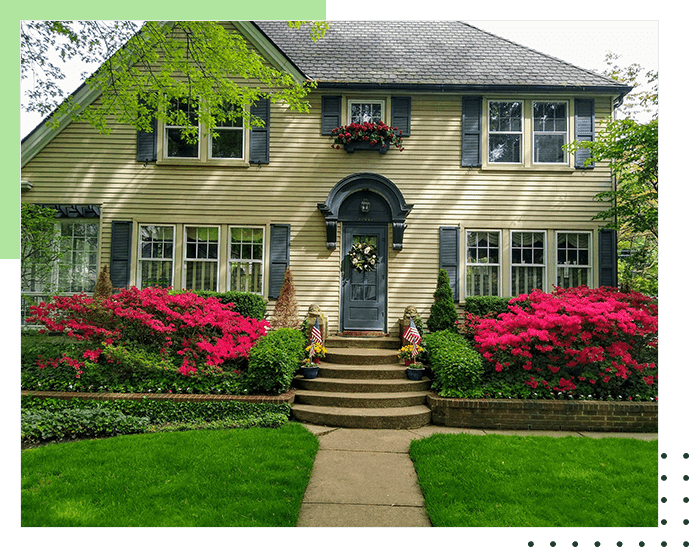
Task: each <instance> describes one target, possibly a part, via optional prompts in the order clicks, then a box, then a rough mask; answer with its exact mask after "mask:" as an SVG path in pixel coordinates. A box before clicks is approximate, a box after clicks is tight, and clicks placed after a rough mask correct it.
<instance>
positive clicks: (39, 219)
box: [20, 203, 62, 292]
mask: <svg viewBox="0 0 689 547" xmlns="http://www.w3.org/2000/svg"><path fill="white" fill-rule="evenodd" d="M60 239H61V237H60V236H59V235H58V234H57V233H56V231H55V210H53V209H50V208H48V207H42V206H41V205H35V204H33V203H22V204H21V255H20V258H21V289H22V291H32V290H33V291H44V292H52V291H53V290H55V286H54V284H53V283H52V274H53V269H54V267H55V264H56V263H57V262H58V261H59V260H60V258H61V257H62V251H61V250H60Z"/></svg>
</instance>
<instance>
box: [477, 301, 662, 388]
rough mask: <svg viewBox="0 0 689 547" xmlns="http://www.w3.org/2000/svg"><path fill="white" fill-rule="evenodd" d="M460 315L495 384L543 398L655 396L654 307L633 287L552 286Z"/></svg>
mask: <svg viewBox="0 0 689 547" xmlns="http://www.w3.org/2000/svg"><path fill="white" fill-rule="evenodd" d="M508 309H509V311H508V313H503V314H500V315H499V316H498V317H484V318H480V317H473V316H471V315H469V316H468V317H467V318H466V320H465V321H466V323H467V327H468V328H467V330H468V332H471V333H472V334H473V336H474V342H475V347H476V349H477V351H479V353H480V354H481V355H482V356H483V358H484V359H485V362H486V363H487V364H488V368H489V370H488V372H489V373H490V377H491V378H492V379H493V380H494V381H496V382H498V384H496V385H500V383H501V382H502V385H513V386H522V388H521V392H522V394H524V393H528V392H530V393H531V394H532V395H533V396H539V397H548V396H552V395H553V394H555V395H566V396H573V397H577V398H581V397H584V398H588V397H595V398H611V397H612V398H615V399H635V400H640V399H645V400H648V399H657V383H658V359H657V350H658V339H657V335H658V305H657V300H656V299H653V298H650V297H646V296H644V295H642V294H640V293H634V292H632V293H622V292H618V291H617V290H616V289H611V288H608V287H602V288H599V289H589V288H587V287H576V288H572V289H560V288H557V289H556V290H555V291H554V293H553V294H546V293H544V292H541V291H538V290H536V291H533V292H532V293H530V294H525V295H521V296H518V297H516V298H513V299H512V300H510V302H509V306H508Z"/></svg>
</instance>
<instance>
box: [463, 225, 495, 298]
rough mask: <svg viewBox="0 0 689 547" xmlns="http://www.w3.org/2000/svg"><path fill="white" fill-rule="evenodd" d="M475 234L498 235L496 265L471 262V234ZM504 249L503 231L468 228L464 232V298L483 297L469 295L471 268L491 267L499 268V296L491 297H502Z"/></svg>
mask: <svg viewBox="0 0 689 547" xmlns="http://www.w3.org/2000/svg"><path fill="white" fill-rule="evenodd" d="M473 232H486V233H494V234H498V246H497V249H498V262H497V264H496V263H486V264H481V263H479V262H469V234H470V233H473ZM502 255H503V249H502V230H499V229H498V230H494V229H478V228H471V229H469V228H467V229H465V230H464V260H463V262H464V268H463V274H464V297H465V298H466V297H469V296H481V295H475V294H469V272H468V269H469V268H470V267H472V268H473V267H490V268H495V267H497V270H498V274H497V279H498V294H497V295H491V296H502V292H503V291H502V263H503V256H502Z"/></svg>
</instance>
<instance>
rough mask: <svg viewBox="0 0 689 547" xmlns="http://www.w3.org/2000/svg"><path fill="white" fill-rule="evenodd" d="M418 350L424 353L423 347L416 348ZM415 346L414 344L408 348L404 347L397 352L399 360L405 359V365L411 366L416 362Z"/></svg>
mask: <svg viewBox="0 0 689 547" xmlns="http://www.w3.org/2000/svg"><path fill="white" fill-rule="evenodd" d="M416 349H417V351H418V352H419V353H421V352H422V351H423V348H422V347H421V346H418V345H417V346H416ZM413 351H414V346H413V345H412V344H409V345H407V346H402V347H401V348H400V350H399V351H398V352H397V357H398V358H399V359H404V364H405V365H407V366H409V365H411V364H412V362H413V361H414V354H413Z"/></svg>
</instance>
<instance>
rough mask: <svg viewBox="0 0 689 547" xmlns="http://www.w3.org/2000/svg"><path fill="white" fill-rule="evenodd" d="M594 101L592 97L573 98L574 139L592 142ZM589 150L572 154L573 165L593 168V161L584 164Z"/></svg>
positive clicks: (594, 120)
mask: <svg viewBox="0 0 689 547" xmlns="http://www.w3.org/2000/svg"><path fill="white" fill-rule="evenodd" d="M595 127H596V117H595V102H594V100H593V99H574V139H575V140H577V141H590V142H593V140H594V138H595V132H596V129H595ZM590 157H591V152H590V151H589V150H587V149H586V148H584V149H582V150H577V151H576V153H575V154H574V167H576V168H577V169H593V168H594V167H595V166H594V164H593V163H590V164H589V165H586V160H587V159H589V158H590Z"/></svg>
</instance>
